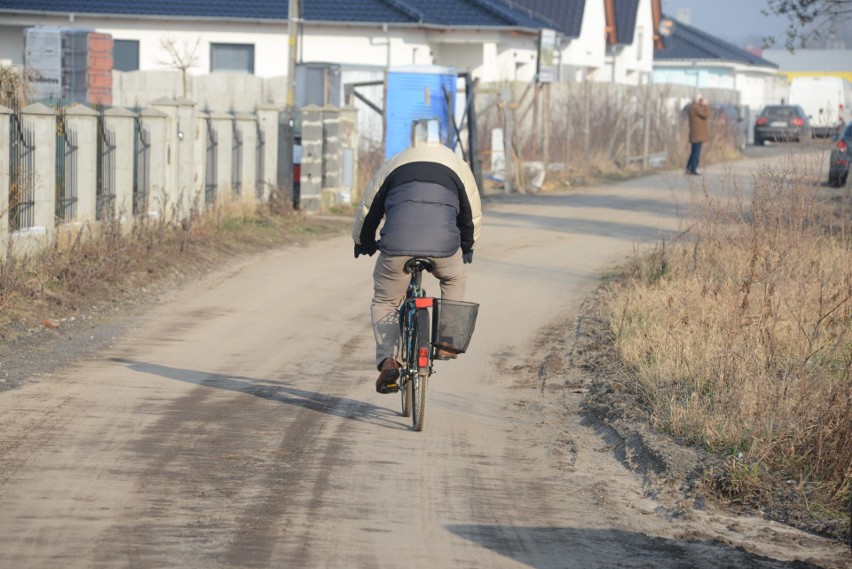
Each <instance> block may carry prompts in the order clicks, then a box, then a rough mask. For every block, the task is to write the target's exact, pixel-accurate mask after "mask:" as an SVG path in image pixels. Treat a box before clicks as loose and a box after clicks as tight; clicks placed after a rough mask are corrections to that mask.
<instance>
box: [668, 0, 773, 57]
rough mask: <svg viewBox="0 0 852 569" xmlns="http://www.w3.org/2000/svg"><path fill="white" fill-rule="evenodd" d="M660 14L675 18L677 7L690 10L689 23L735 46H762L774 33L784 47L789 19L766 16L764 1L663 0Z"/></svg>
mask: <svg viewBox="0 0 852 569" xmlns="http://www.w3.org/2000/svg"><path fill="white" fill-rule="evenodd" d="M662 2H663V13H664V14H665V15H666V16H668V17H676V16H677V13H678V10H681V9H687V10H689V11H690V18H691V19H690V25H691V26H692V27H695V28H698V29H699V30H702V31H704V32H707V33H709V34H711V35H714V36H716V37H717V38H720V39H723V40H725V41H728V42H730V43H733V44H734V45H737V46H741V47H744V46H747V45H752V46H754V47H761V43H762V39H763V38H764V37H766V36H776V37H777V38H778V44H777V45H776V47H783V45H784V41H785V32H786V29H787V24H788V20H787V18H786V17H785V16H765V15H764V14H763V13H762V12H761V10H764V9H766V8H767V7H768V2H767V1H766V0H662Z"/></svg>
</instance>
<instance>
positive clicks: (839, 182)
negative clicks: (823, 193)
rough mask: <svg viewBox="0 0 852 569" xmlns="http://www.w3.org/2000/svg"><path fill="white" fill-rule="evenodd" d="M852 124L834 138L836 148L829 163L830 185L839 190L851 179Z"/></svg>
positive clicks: (832, 151) (832, 150) (833, 149)
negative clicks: (851, 146)
mask: <svg viewBox="0 0 852 569" xmlns="http://www.w3.org/2000/svg"><path fill="white" fill-rule="evenodd" d="M850 145H852V122H850V123H849V124H847V125H846V126H845V127H844V128H843V130H839V131H838V132H837V135H835V137H834V148H832V149H831V158H829V162H828V185H829V186H834V187H835V188H839V187H841V186H845V185H846V179H847V178H848V177H849V158H850V154H852V151H850V149H849V146H850Z"/></svg>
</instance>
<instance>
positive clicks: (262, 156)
mask: <svg viewBox="0 0 852 569" xmlns="http://www.w3.org/2000/svg"><path fill="white" fill-rule="evenodd" d="M255 126H256V127H257V143H256V145H255V162H254V192H255V195H256V196H257V199H258V200H262V199H263V189H264V181H265V179H266V136H265V135H264V133H263V129H262V128H260V121H257V122H256V123H255Z"/></svg>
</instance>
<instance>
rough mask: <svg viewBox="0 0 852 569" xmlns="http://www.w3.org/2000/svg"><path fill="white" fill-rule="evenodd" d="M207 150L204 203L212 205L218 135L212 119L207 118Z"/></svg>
mask: <svg viewBox="0 0 852 569" xmlns="http://www.w3.org/2000/svg"><path fill="white" fill-rule="evenodd" d="M206 122H207V150H206V162H205V166H204V203H205V204H206V205H207V206H209V207H212V206H214V205H216V172H217V167H216V166H217V161H216V150H217V147H218V146H219V137H218V134H217V133H216V129H214V128H213V121H212V120H211V119H210V118H209V117H208V118H207V121H206Z"/></svg>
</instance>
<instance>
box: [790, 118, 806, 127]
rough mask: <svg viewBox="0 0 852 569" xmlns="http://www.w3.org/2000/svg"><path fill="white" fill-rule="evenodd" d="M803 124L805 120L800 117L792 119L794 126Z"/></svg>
mask: <svg viewBox="0 0 852 569" xmlns="http://www.w3.org/2000/svg"><path fill="white" fill-rule="evenodd" d="M803 124H805V121H803V120H802V119H793V125H794V126H802V125H803Z"/></svg>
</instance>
